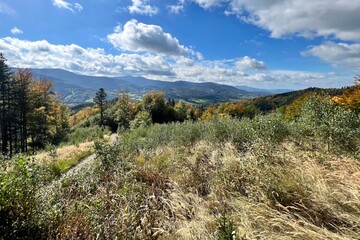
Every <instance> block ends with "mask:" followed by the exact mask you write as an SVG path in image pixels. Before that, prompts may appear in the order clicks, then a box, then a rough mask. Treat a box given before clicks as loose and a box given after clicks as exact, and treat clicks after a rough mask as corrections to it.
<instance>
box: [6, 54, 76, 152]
mask: <svg viewBox="0 0 360 240" xmlns="http://www.w3.org/2000/svg"><path fill="white" fill-rule="evenodd" d="M68 114H69V110H68V108H67V106H66V105H65V104H64V103H61V102H60V101H59V98H58V96H56V94H55V93H54V91H53V83H52V82H49V81H46V80H44V79H42V80H35V79H34V76H33V74H32V72H31V71H30V70H29V69H18V70H16V71H15V72H14V71H12V70H11V69H10V68H9V67H8V66H7V64H6V59H5V57H4V56H3V55H2V54H1V53H0V132H1V133H0V137H1V138H0V141H1V153H2V155H3V156H9V157H11V156H12V155H13V154H15V153H27V152H28V151H29V150H32V151H35V149H37V148H44V147H45V145H47V144H57V143H59V142H60V141H61V140H62V139H63V138H64V137H65V135H66V132H67V130H68V129H69V124H68Z"/></svg>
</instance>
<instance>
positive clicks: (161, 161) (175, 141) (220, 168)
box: [0, 113, 360, 240]
mask: <svg viewBox="0 0 360 240" xmlns="http://www.w3.org/2000/svg"><path fill="white" fill-rule="evenodd" d="M344 114H345V113H344ZM344 116H347V115H344ZM328 117H330V118H331V117H333V114H329V116H328ZM338 119H344V121H349V119H348V118H345V117H343V118H338ZM305 120H306V121H308V122H310V121H312V120H311V119H305ZM305 120H304V121H305ZM325 120H326V119H325ZM351 121H357V120H356V119H354V118H352V119H351ZM329 122H331V121H329ZM349 126H352V125H351V124H342V123H341V122H340V120H339V121H338V122H335V123H334V129H335V130H336V131H334V132H336V133H337V132H340V133H341V134H342V135H341V136H340V137H339V139H342V137H343V136H345V135H346V136H350V137H351V139H350V137H349V141H350V140H351V142H349V144H348V146H351V147H348V146H345V147H343V146H341V145H337V140H338V139H334V135H333V133H331V134H330V136H331V138H329V134H323V132H321V131H323V130H322V128H319V129H315V128H316V126H314V127H312V126H311V127H309V125H308V124H305V125H304V124H303V122H302V120H301V119H299V121H297V122H286V121H284V120H283V119H282V116H281V115H280V114H270V115H268V116H258V117H255V118H254V119H252V120H250V119H242V120H236V119H222V120H214V121H209V122H185V123H182V124H178V123H174V124H167V125H153V126H150V127H147V128H138V129H134V130H131V131H126V132H124V133H122V134H121V135H120V136H119V138H118V141H117V142H116V143H115V145H111V144H108V143H105V142H97V143H96V144H95V149H96V155H97V159H96V160H97V161H95V162H94V163H93V164H92V165H91V166H89V167H88V168H84V169H82V171H78V172H76V173H75V174H72V175H69V176H64V178H62V179H61V181H52V182H50V183H49V182H47V184H44V182H41V181H40V180H39V182H38V183H37V182H34V183H33V182H32V181H30V182H29V183H28V185H26V186H32V189H33V191H32V193H33V194H32V195H30V196H28V195H26V194H22V195H21V196H23V197H22V198H21V199H20V200H17V202H16V206H22V205H24V206H32V208H31V209H28V210H27V211H26V218H21V219H23V221H22V222H21V223H22V224H21V225H17V222H16V221H15V220H14V222H15V223H14V224H13V225H12V226H21V227H24V226H25V227H26V229H30V230H31V229H36V230H37V233H38V234H39V233H41V237H42V238H47V239H95V238H98V239H114V238H117V239H184V240H185V239H186V240H187V239H228V238H229V237H230V236H231V237H235V238H236V239H299V240H300V239H341V240H345V239H358V238H359V234H358V233H359V232H360V223H359V221H358V220H359V219H360V201H359V200H360V161H359V160H360V159H359V156H360V155H359V147H360V142H359V139H360V138H359V132H358V131H359V129H358V127H355V128H353V127H349ZM354 126H356V124H354ZM348 133H351V134H348ZM335 137H336V136H335ZM330 141H331V142H330ZM329 142H330V143H331V144H332V147H331V148H325V147H324V146H326V145H327V144H328V143H329ZM79 156H80V154H79ZM50 157H51V156H50ZM70 158H75V157H69V159H68V158H63V159H67V160H66V161H65V162H64V163H62V162H61V161H58V162H59V165H58V169H59V171H60V172H61V169H66V168H67V167H68V166H69V165H71V164H73V163H74V162H76V161H73V160H71V159H70ZM79 158H80V157H79ZM55 159H62V158H60V157H55ZM55 162H56V161H55ZM19 166H20V165H19ZM21 166H22V165H21ZM21 166H20V167H19V168H20V169H21ZM28 169H34V167H33V166H32V165H31V166H30V167H29V168H28ZM45 170H46V169H45ZM45 170H44V169H41V168H39V171H45ZM17 172H20V173H22V175H21V176H22V178H24V179H37V178H36V176H37V175H34V174H33V170H31V171H30V170H26V171H25V170H24V171H23V170H20V171H13V173H12V174H17ZM14 176H15V175H14ZM32 176H35V177H32ZM0 177H1V178H6V177H7V175H6V173H4V174H3V175H0ZM10 180H11V179H10ZM10 180H7V181H5V182H7V183H9V184H7V185H6V187H7V188H9V190H11V187H12V185H11V184H10V183H11V182H12V181H10ZM30 183H31V184H30ZM18 184H21V182H18ZM26 186H25V187H23V188H20V189H26ZM17 189H19V188H18V187H16V189H15V190H14V191H15V192H16V191H18V190H17ZM22 191H23V190H22ZM7 192H12V191H8V189H6V191H5V190H4V196H5V197H6V199H8V201H7V203H9V204H7V205H6V206H7V208H9V209H12V208H11V207H9V206H12V205H11V204H10V203H11V201H12V200H11V196H12V195H11V194H8V193H7ZM23 192H24V191H23ZM0 193H2V192H1V191H0ZM24 193H27V192H24ZM1 196H2V195H1V194H0V197H1ZM17 208H18V207H16V208H15V209H17ZM5 210H6V209H5ZM10 212H11V211H10ZM19 212H21V211H19ZM8 216H9V217H8V218H9V219H13V218H12V217H13V216H12V215H11V214H10V215H8ZM14 219H16V218H14ZM1 226H2V225H1V224H0V227H1ZM13 228H14V227H13ZM0 230H1V228H0ZM15 230H16V228H15ZM8 232H11V233H15V234H16V233H17V232H16V231H8ZM15 236H16V235H15ZM22 236H24V235H22ZM13 238H14V237H13ZM37 238H39V237H38V236H37Z"/></svg>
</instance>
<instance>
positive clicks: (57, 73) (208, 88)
mask: <svg viewBox="0 0 360 240" xmlns="http://www.w3.org/2000/svg"><path fill="white" fill-rule="evenodd" d="M32 71H33V73H34V75H35V77H37V78H45V79H48V80H51V81H53V82H54V85H55V91H57V92H58V93H60V95H61V97H62V99H63V100H64V101H65V102H66V103H68V104H70V105H76V104H81V103H84V102H89V101H91V100H92V98H93V97H94V96H95V93H96V91H97V90H98V89H99V88H104V89H105V90H106V92H107V93H108V95H109V99H111V98H114V97H116V96H117V94H119V93H120V92H128V93H130V94H132V95H133V96H134V97H135V98H138V99H140V98H141V97H142V96H143V95H144V94H145V93H148V92H153V91H160V92H164V93H165V94H166V97H167V98H174V99H177V100H179V99H182V100H185V101H187V102H190V103H195V104H208V103H218V102H226V101H236V100H239V99H243V98H252V97H256V96H259V94H258V93H250V92H247V91H244V90H241V89H237V88H235V87H232V86H228V85H221V84H216V83H193V82H186V81H176V82H166V81H156V80H150V79H146V78H142V77H126V76H125V77H113V78H112V77H94V76H84V75H78V74H75V73H71V72H68V71H65V70H61V69H33V70H32Z"/></svg>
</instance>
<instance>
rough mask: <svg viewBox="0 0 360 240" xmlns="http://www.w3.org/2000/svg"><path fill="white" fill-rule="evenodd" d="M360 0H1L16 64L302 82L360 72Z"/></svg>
mask: <svg viewBox="0 0 360 240" xmlns="http://www.w3.org/2000/svg"><path fill="white" fill-rule="evenodd" d="M359 12H360V0H352V1H347V0H336V1H335V0H317V1H310V0H309V1H307V0H272V1H269V0H252V1H248V0H169V1H166V0H117V1H112V0H86V1H85V0H31V1H28V0H1V1H0V52H3V53H4V55H5V57H6V58H7V59H8V64H9V65H10V66H12V67H29V68H62V69H66V70H69V71H73V72H76V73H81V74H89V75H105V76H122V75H133V76H144V77H147V78H151V79H158V80H167V81H176V80H187V81H194V82H205V81H211V82H217V83H224V84H230V85H248V86H253V87H261V88H292V89H300V88H306V87H310V86H319V87H340V86H345V85H351V84H352V82H353V77H354V76H355V75H357V74H359V72H360V24H359V22H360V14H359Z"/></svg>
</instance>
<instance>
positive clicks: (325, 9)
mask: <svg viewBox="0 0 360 240" xmlns="http://www.w3.org/2000/svg"><path fill="white" fill-rule="evenodd" d="M186 1H187V2H194V3H196V4H198V5H199V6H201V7H203V8H204V9H208V8H212V7H218V6H223V7H225V8H226V9H227V10H226V11H225V13H226V14H234V15H236V16H238V17H239V19H241V20H242V21H245V22H247V23H251V24H254V25H256V26H259V27H261V28H264V29H266V30H268V31H270V32H271V36H272V37H274V38H281V37H286V36H289V35H290V36H291V35H296V36H302V37H308V38H311V37H316V36H324V37H329V36H330V37H332V36H333V37H335V38H338V39H342V40H355V41H357V40H360V25H359V24H358V23H359V22H360V14H359V12H360V0H352V1H344V0H334V1H331V2H329V0H317V1H304V0H272V1H269V0H251V1H249V0H186ZM178 5H179V6H184V0H181V1H179V3H178Z"/></svg>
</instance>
